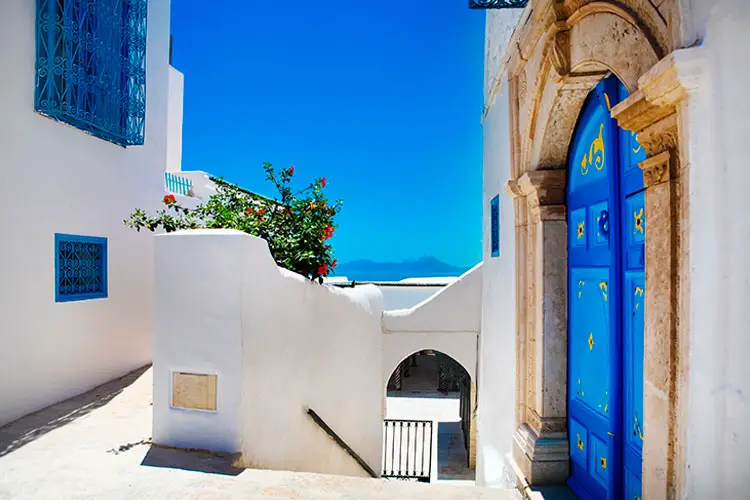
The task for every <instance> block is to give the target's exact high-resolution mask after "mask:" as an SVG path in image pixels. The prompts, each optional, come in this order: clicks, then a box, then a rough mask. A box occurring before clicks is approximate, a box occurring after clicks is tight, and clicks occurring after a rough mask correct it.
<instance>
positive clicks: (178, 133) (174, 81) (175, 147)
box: [167, 66, 185, 172]
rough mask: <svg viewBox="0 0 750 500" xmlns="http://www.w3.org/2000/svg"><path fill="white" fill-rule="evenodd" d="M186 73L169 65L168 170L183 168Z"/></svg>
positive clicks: (177, 170) (175, 170)
mask: <svg viewBox="0 0 750 500" xmlns="http://www.w3.org/2000/svg"><path fill="white" fill-rule="evenodd" d="M184 93H185V75H183V74H182V73H180V72H179V71H177V70H176V69H175V68H174V67H172V66H170V67H169V100H168V105H167V170H168V171H170V172H179V171H180V170H182V110H183V103H184Z"/></svg>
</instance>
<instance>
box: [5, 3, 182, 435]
mask: <svg viewBox="0 0 750 500" xmlns="http://www.w3.org/2000/svg"><path fill="white" fill-rule="evenodd" d="M35 20H36V2H33V1H29V0H3V1H2V2H0V47H2V49H0V68H2V71H0V109H1V110H2V112H0V166H1V167H2V176H1V177H0V198H1V199H2V200H3V201H4V207H5V208H4V211H5V212H4V214H3V216H2V217H0V233H1V234H2V235H3V236H2V259H0V276H2V282H3V286H2V287H0V377H2V378H3V379H4V380H7V381H12V383H6V384H2V385H0V424H2V423H5V422H8V421H10V420H13V419H15V418H18V417H20V416H22V415H24V414H26V413H29V412H32V411H34V410H37V409H39V408H42V407H44V406H46V405H49V404H52V403H55V402H57V401H60V400H63V399H66V398H68V397H70V396H74V395H76V394H79V393H81V392H83V391H86V390H88V389H90V388H92V387H94V386H96V385H98V384H100V383H103V382H105V381H107V380H110V379H112V378H115V377H117V376H119V375H122V374H124V373H126V372H128V371H130V370H132V369H134V368H136V367H138V366H141V365H143V364H145V363H147V362H148V361H149V360H150V359H151V349H150V334H151V315H152V307H151V302H152V286H153V276H152V273H153V271H152V270H153V246H152V245H153V240H152V238H151V236H150V235H147V234H144V233H140V234H139V233H136V232H134V231H132V230H130V229H127V228H125V227H124V225H123V224H122V220H123V219H124V218H126V217H127V215H128V214H129V213H130V212H131V211H132V210H133V209H134V208H135V207H143V208H148V207H152V206H154V203H155V202H156V203H158V200H160V199H161V197H162V196H163V184H164V178H163V175H164V170H165V161H166V154H167V153H166V143H167V137H166V133H167V100H168V69H169V65H168V51H169V1H168V0H151V1H150V2H149V11H148V48H147V57H146V61H147V108H146V138H145V145H144V146H134V147H128V148H122V147H120V146H117V145H115V144H112V143H109V142H106V141H104V140H101V139H98V138H96V137H94V136H91V135H88V134H86V133H84V132H82V131H80V130H78V129H76V128H73V127H71V126H68V125H65V124H62V123H59V122H56V121H53V120H51V119H49V118H46V117H44V116H41V115H39V114H37V113H35V112H34V84H35V79H34V74H35V70H34V64H35V59H36V53H35V51H36V25H35ZM56 232H59V233H72V234H78V235H89V236H104V237H106V238H108V244H109V246H108V252H109V259H108V260H109V297H108V298H107V299H100V300H88V301H81V302H67V303H56V302H55V270H54V262H55V256H54V235H55V233H56Z"/></svg>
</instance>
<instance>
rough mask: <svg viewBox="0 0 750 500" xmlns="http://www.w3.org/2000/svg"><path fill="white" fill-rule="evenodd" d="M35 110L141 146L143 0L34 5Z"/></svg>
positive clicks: (60, 0)
mask: <svg viewBox="0 0 750 500" xmlns="http://www.w3.org/2000/svg"><path fill="white" fill-rule="evenodd" d="M36 6H37V26H36V35H37V53H36V88H35V102H34V107H35V109H36V110H37V111H38V112H39V113H41V114H43V115H46V116H49V117H50V118H53V119H55V120H60V121H63V122H65V123H67V124H69V125H72V126H74V127H76V128H79V129H81V130H84V131H86V132H89V133H91V134H93V135H95V136H97V137H100V138H102V139H105V140H107V141H110V142H114V143H116V144H119V145H121V146H130V145H139V144H143V141H144V136H145V118H146V14H147V12H148V0H96V1H90V0H37V4H36Z"/></svg>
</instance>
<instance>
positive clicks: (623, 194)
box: [567, 76, 646, 498]
mask: <svg viewBox="0 0 750 500" xmlns="http://www.w3.org/2000/svg"><path fill="white" fill-rule="evenodd" d="M627 95H628V92H627V89H626V88H625V86H624V85H623V84H622V83H621V82H620V81H619V80H618V79H617V78H616V77H615V76H610V77H608V78H605V79H604V80H602V81H601V82H599V84H597V86H596V87H595V88H594V90H593V91H592V92H591V93H590V94H589V96H588V97H587V98H586V101H585V103H584V106H583V109H582V110H581V113H580V115H579V118H578V124H577V125H576V129H575V133H574V136H573V141H572V142H571V146H570V151H569V155H568V183H567V218H568V228H569V231H568V297H569V301H568V436H569V439H570V444H569V445H570V459H571V461H570V478H569V480H568V484H569V485H570V486H571V487H572V488H573V490H574V491H575V492H576V493H577V494H578V495H579V496H581V497H585V498H589V497H590V498H641V464H642V447H643V427H642V425H643V354H644V349H643V332H644V321H643V320H644V316H643V314H644V294H645V276H644V242H645V228H646V218H645V212H644V195H643V189H644V186H643V173H642V172H641V170H640V169H639V167H638V163H639V162H641V161H643V160H644V159H645V153H644V152H643V148H641V146H640V145H639V144H638V142H637V138H636V137H635V136H634V135H633V134H631V133H630V132H627V131H625V130H622V129H621V128H619V127H618V126H617V123H616V122H615V121H614V120H613V119H612V118H611V117H610V110H611V107H612V106H615V105H616V104H617V103H619V102H621V101H622V100H623V99H625V98H626V97H627Z"/></svg>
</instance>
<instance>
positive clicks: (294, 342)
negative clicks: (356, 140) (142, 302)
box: [153, 230, 384, 476]
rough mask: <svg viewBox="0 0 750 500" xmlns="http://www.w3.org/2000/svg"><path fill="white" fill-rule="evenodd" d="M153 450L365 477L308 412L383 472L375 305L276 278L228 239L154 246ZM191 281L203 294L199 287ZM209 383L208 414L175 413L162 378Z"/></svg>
mask: <svg viewBox="0 0 750 500" xmlns="http://www.w3.org/2000/svg"><path fill="white" fill-rule="evenodd" d="M156 239H157V245H156V246H157V250H156V262H157V273H156V293H157V307H156V322H155V334H154V337H155V339H154V434H153V437H154V440H155V442H157V443H160V444H167V445H173V446H180V447H201V448H207V449H211V450H221V451H238V450H241V451H242V454H243V460H244V461H245V464H246V465H247V466H249V467H255V468H269V469H283V470H296V471H307V472H322V473H333V474H347V475H358V476H365V475H366V473H365V472H364V471H363V470H362V469H361V468H360V467H359V465H357V463H356V462H354V460H353V459H352V458H351V457H349V456H348V455H347V454H346V452H344V451H343V450H342V449H340V448H339V447H338V446H337V445H335V444H334V443H333V441H332V440H331V439H330V438H329V437H328V436H327V435H326V434H325V433H324V432H323V431H322V430H320V429H319V428H318V427H317V426H316V425H315V424H314V423H313V421H312V420H311V419H310V418H309V416H308V415H306V413H305V412H306V410H307V408H312V409H314V410H315V411H316V412H317V413H318V414H319V415H320V416H321V417H322V418H323V419H324V420H325V421H326V422H327V423H328V425H329V426H330V427H331V428H332V429H333V430H334V431H336V432H337V433H338V434H339V435H340V436H341V437H342V438H343V439H344V440H345V441H346V442H347V443H348V444H349V445H350V446H351V447H352V448H353V449H354V450H355V451H357V453H359V454H360V455H361V456H362V458H363V459H364V460H365V461H366V462H367V463H368V464H370V466H371V467H372V468H373V469H375V470H376V471H378V470H379V469H380V460H381V447H382V418H383V412H384V408H383V399H382V387H381V379H382V376H381V360H380V357H379V356H372V353H379V352H381V350H382V332H381V314H382V296H381V294H380V292H379V291H378V290H377V288H375V287H374V286H362V287H357V288H355V289H339V288H335V287H331V286H321V285H318V284H316V283H312V282H310V281H309V280H307V279H305V278H303V277H301V276H299V275H296V274H294V273H291V272H289V271H286V270H281V269H279V268H278V267H277V266H276V264H275V263H274V262H273V260H272V258H271V256H270V253H269V252H268V248H267V245H266V243H265V241H263V240H261V239H258V238H255V237H252V236H249V235H246V234H244V233H240V232H237V231H231V230H200V231H189V232H177V233H172V234H169V235H160V236H157V238H156ZM196 283H199V284H200V286H196ZM176 370H177V371H178V370H186V371H190V372H193V373H217V374H218V375H219V380H218V407H217V411H216V412H205V411H195V410H182V409H173V408H170V405H169V390H168V389H169V384H170V372H171V371H176Z"/></svg>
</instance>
